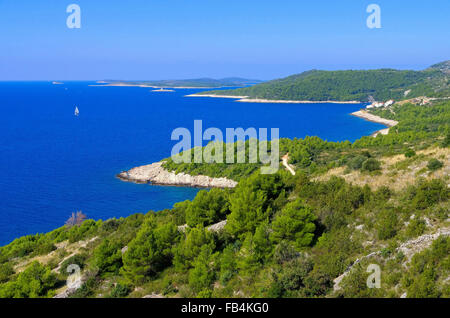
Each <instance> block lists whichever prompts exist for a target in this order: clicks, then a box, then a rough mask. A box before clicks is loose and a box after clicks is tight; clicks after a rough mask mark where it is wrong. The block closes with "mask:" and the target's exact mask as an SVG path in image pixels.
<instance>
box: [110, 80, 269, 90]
mask: <svg viewBox="0 0 450 318" xmlns="http://www.w3.org/2000/svg"><path fill="white" fill-rule="evenodd" d="M106 82H108V83H110V84H113V85H119V84H126V85H143V86H157V87H205V88H207V87H208V88H209V87H217V88H218V87H236V86H246V85H251V84H258V83H262V81H260V80H255V79H246V78H240V77H227V78H222V79H214V78H195V79H182V80H156V81H106Z"/></svg>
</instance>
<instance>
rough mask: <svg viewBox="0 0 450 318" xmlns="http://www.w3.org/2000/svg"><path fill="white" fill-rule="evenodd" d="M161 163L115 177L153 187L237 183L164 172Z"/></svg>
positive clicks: (224, 179) (225, 186)
mask: <svg viewBox="0 0 450 318" xmlns="http://www.w3.org/2000/svg"><path fill="white" fill-rule="evenodd" d="M163 163H164V162H163V161H160V162H155V163H152V164H150V165H145V166H140V167H136V168H133V169H130V170H128V171H122V172H121V173H119V174H118V175H117V177H118V178H119V179H121V180H123V181H131V182H136V183H150V184H153V185H167V186H184V187H199V188H234V187H235V186H236V185H237V182H236V181H234V180H231V179H228V178H212V177H208V176H203V175H198V176H192V175H189V174H186V173H184V172H181V173H175V172H172V171H168V170H166V169H165V168H164V167H163V166H162V165H163Z"/></svg>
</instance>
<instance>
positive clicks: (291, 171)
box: [281, 153, 295, 176]
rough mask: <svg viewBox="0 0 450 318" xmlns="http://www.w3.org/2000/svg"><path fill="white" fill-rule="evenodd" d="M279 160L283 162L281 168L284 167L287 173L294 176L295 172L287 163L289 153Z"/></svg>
mask: <svg viewBox="0 0 450 318" xmlns="http://www.w3.org/2000/svg"><path fill="white" fill-rule="evenodd" d="M281 160H282V162H283V166H285V167H286V170H287V171H289V172H290V173H291V174H292V175H293V176H295V171H294V169H293V168H292V166H291V165H290V164H289V163H288V161H289V153H287V154H285V155H284V156H283V157H281Z"/></svg>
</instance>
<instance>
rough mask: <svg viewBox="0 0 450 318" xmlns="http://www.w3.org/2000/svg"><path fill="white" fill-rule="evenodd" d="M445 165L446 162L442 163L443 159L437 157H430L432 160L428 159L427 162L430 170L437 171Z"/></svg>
mask: <svg viewBox="0 0 450 318" xmlns="http://www.w3.org/2000/svg"><path fill="white" fill-rule="evenodd" d="M443 166H444V164H443V163H442V161H439V160H437V159H435V158H433V159H430V161H428V164H427V168H428V169H429V170H430V171H436V170H439V169H441V168H442V167H443Z"/></svg>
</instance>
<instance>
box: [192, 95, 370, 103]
mask: <svg viewBox="0 0 450 318" xmlns="http://www.w3.org/2000/svg"><path fill="white" fill-rule="evenodd" d="M185 97H217V98H234V99H237V102H241V103H276V104H329V103H331V104H360V103H361V102H360V101H355V100H352V101H334V100H326V101H312V100H277V99H263V98H249V97H248V96H231V95H215V94H190V95H186V96H185Z"/></svg>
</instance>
